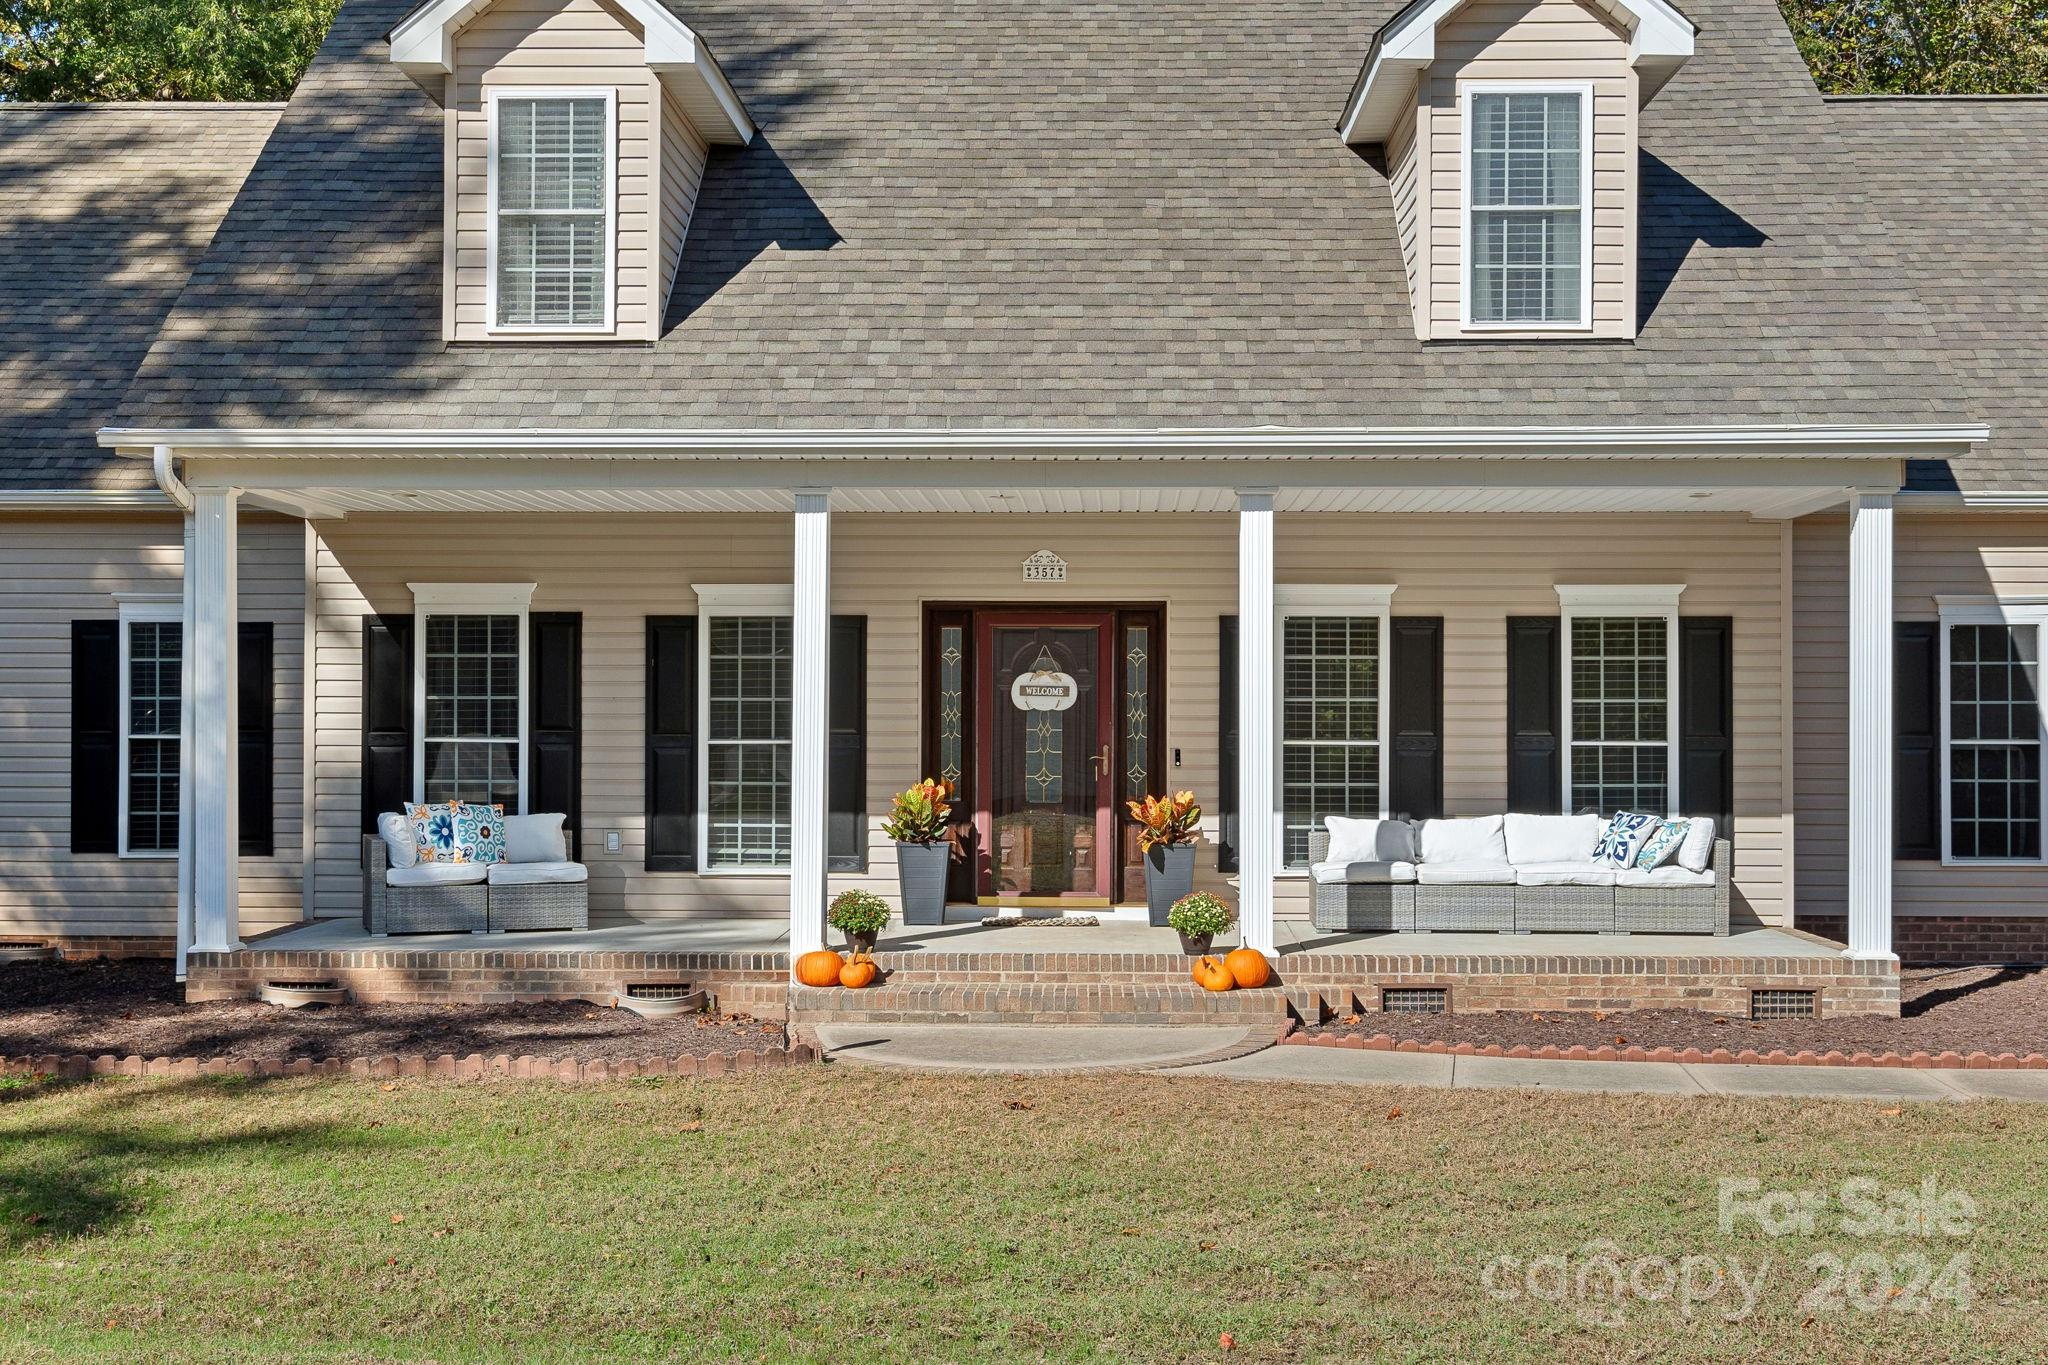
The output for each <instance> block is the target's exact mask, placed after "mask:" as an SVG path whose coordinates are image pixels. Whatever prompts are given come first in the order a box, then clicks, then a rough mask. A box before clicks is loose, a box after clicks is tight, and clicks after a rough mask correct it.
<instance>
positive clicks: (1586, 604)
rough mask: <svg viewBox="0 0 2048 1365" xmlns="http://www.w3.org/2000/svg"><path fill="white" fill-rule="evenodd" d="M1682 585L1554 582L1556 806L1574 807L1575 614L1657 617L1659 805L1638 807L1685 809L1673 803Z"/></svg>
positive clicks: (1667, 812)
mask: <svg viewBox="0 0 2048 1365" xmlns="http://www.w3.org/2000/svg"><path fill="white" fill-rule="evenodd" d="M1684 591H1685V584H1683V583H1662V584H1634V583H1587V584H1568V583H1560V584H1558V585H1557V604H1558V610H1559V615H1560V617H1561V618H1562V623H1563V638H1562V639H1560V640H1559V642H1558V667H1559V670H1560V672H1561V674H1562V677H1561V680H1560V682H1559V684H1558V687H1559V692H1558V695H1559V697H1560V698H1561V702H1560V704H1559V706H1558V712H1559V715H1558V743H1559V749H1560V753H1561V755H1562V759H1563V761H1562V762H1561V763H1559V765H1558V769H1559V772H1558V781H1559V791H1558V808H1559V809H1560V810H1562V811H1563V812H1564V813H1565V814H1566V815H1571V814H1574V813H1575V811H1574V808H1573V806H1572V622H1573V621H1574V620H1575V619H1576V618H1578V617H1581V616H1584V617H1596V618H1597V617H1604V616H1628V617H1644V616H1658V617H1662V618H1663V620H1664V750H1665V759H1664V785H1665V791H1664V805H1665V808H1664V810H1663V811H1662V812H1644V813H1645V814H1664V815H1684V814H1685V813H1686V812H1684V811H1681V810H1680V809H1679V808H1678V599H1679V596H1680V595H1681V594H1682V593H1684ZM1588 742H1589V743H1591V742H1593V741H1588ZM1632 747H1633V742H1632Z"/></svg>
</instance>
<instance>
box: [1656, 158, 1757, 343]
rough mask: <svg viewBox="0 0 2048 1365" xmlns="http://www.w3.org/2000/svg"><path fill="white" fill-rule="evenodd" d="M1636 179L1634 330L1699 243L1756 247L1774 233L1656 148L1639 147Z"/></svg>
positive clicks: (1729, 247) (1661, 299)
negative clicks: (1637, 227)
mask: <svg viewBox="0 0 2048 1365" xmlns="http://www.w3.org/2000/svg"><path fill="white" fill-rule="evenodd" d="M1637 184H1638V196H1639V199H1640V202H1641V204H1642V211H1641V220H1640V221H1641V233H1640V237H1641V240H1640V244H1639V251H1640V255H1639V257H1638V260H1637V266H1636V307H1637V313H1636V330H1637V331H1638V332H1641V331H1642V330H1643V329H1644V328H1646V327H1648V326H1649V324H1650V319H1651V318H1652V317H1653V316H1655V314H1656V312H1657V308H1658V306H1659V305H1660V304H1662V303H1663V302H1664V296H1665V294H1666V293H1668V292H1669V291H1670V289H1671V285H1672V282H1673V281H1674V280H1676V279H1677V278H1678V272H1679V271H1680V270H1681V269H1682V268H1683V267H1684V265H1685V263H1686V261H1687V259H1688V258H1690V257H1691V255H1692V254H1693V249H1694V248H1695V247H1700V246H1704V247H1712V248H1714V249H1716V250H1747V251H1754V250H1757V249H1759V248H1761V247H1763V246H1764V244H1765V243H1767V242H1769V241H1770V240H1771V239H1770V237H1769V235H1768V234H1766V233H1765V232H1764V231H1763V229H1761V228H1759V227H1757V226H1756V225H1755V224H1754V223H1751V222H1750V221H1749V220H1748V219H1747V218H1744V217H1743V216H1742V215H1741V214H1739V213H1737V212H1736V211H1735V210H1734V209H1731V208H1729V207H1728V206H1727V205H1726V204H1724V203H1722V202H1721V201H1720V200H1718V199H1716V198H1715V197H1714V196H1713V195H1711V194H1709V193H1708V192H1707V191H1705V190H1703V189H1701V188H1700V187H1699V186H1698V185H1696V184H1694V183H1693V182H1692V181H1691V180H1689V179H1687V178H1686V177H1685V175H1684V174H1683V173H1681V172H1680V171H1678V170H1676V169H1675V168H1673V167H1672V166H1671V165H1670V164H1668V163H1667V162H1665V161H1664V160H1663V159H1661V158H1660V157H1658V156H1657V155H1656V154H1655V153H1653V152H1649V151H1642V152H1639V153H1638V161H1637Z"/></svg>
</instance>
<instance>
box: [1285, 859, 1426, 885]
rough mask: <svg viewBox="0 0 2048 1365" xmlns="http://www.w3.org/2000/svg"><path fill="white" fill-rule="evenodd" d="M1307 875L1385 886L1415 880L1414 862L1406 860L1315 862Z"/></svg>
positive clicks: (1321, 878)
mask: <svg viewBox="0 0 2048 1365" xmlns="http://www.w3.org/2000/svg"><path fill="white" fill-rule="evenodd" d="M1309 875H1310V876H1312V877H1314V878H1315V879H1316V880H1317V881H1319V882H1349V883H1351V884H1352V885H1354V886H1373V885H1378V886H1385V885H1390V884H1394V883H1406V882H1412V881H1414V880H1415V864H1414V863H1408V862H1391V863H1382V862H1362V863H1317V864H1316V865H1315V866H1314V867H1311V868H1310V869H1309Z"/></svg>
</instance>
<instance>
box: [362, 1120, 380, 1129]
mask: <svg viewBox="0 0 2048 1365" xmlns="http://www.w3.org/2000/svg"><path fill="white" fill-rule="evenodd" d="M363 1126H364V1127H365V1128H382V1127H383V1126H384V1120H382V1119H371V1120H370V1121H369V1122H368V1123H366V1124H364V1125H363Z"/></svg>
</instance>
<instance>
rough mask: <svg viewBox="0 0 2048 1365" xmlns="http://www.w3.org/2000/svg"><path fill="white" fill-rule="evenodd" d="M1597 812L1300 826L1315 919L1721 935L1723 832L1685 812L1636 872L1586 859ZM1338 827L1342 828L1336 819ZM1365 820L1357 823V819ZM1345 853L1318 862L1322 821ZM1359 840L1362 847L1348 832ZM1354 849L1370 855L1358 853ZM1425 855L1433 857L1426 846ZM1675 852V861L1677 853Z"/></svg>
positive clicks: (1325, 853)
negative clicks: (1664, 860) (1672, 841)
mask: <svg viewBox="0 0 2048 1365" xmlns="http://www.w3.org/2000/svg"><path fill="white" fill-rule="evenodd" d="M1600 824H1601V821H1600V818H1599V817H1598V816H1569V815H1508V816H1490V817H1484V818H1482V819H1477V820H1426V821H1422V822H1421V823H1420V824H1419V825H1410V824H1408V823H1407V822H1405V821H1378V822H1371V821H1341V820H1339V818H1338V817H1332V818H1331V827H1330V828H1327V829H1323V830H1318V831H1316V832H1315V833H1314V834H1312V835H1310V836H1309V861H1310V863H1311V865H1312V866H1311V868H1310V877H1311V880H1312V882H1313V885H1314V888H1315V925H1316V928H1318V929H1323V930H1338V931H1346V932H1354V933H1358V932H1376V931H1377V932H1418V933H1429V932H1432V931H1464V932H1493V933H1522V934H1526V933H1545V932H1549V933H1582V934H1583V933H1603V934H1630V933H1634V934H1726V933H1727V932H1728V907H1729V901H1730V887H1729V880H1730V879H1729V869H1730V867H1731V865H1732V859H1731V848H1730V845H1729V842H1728V840H1726V839H1724V838H1718V837H1716V835H1715V830H1714V822H1713V821H1712V820H1695V821H1693V822H1692V823H1691V825H1690V826H1689V828H1688V831H1687V835H1688V837H1687V839H1686V841H1685V842H1684V844H1682V845H1681V848H1680V850H1679V854H1678V857H1677V858H1674V860H1673V861H1672V862H1671V863H1670V864H1668V865H1666V866H1661V867H1658V868H1656V869H1654V870H1652V871H1648V872H1645V871H1643V870H1641V869H1638V868H1628V869H1623V870H1617V869H1613V868H1609V867H1602V866H1599V865H1597V864H1595V863H1593V862H1592V860H1591V857H1590V854H1591V852H1592V849H1593V845H1594V844H1595V843H1596V842H1597V841H1598V838H1599V828H1600ZM1345 825H1349V826H1352V827H1353V828H1351V829H1348V830H1347V829H1345V828H1343V826H1345ZM1372 825H1377V826H1378V828H1373V829H1368V830H1365V831H1364V832H1363V833H1361V828H1360V827H1364V826H1372ZM1332 829H1335V830H1337V831H1338V835H1339V839H1340V842H1342V843H1344V845H1345V847H1343V848H1341V849H1340V853H1347V854H1349V855H1352V856H1351V857H1350V858H1349V859H1348V860H1347V861H1344V862H1332V861H1330V848H1331V838H1332V834H1331V830H1332ZM1360 838H1364V839H1365V840H1366V841H1367V844H1366V846H1365V848H1364V849H1363V850H1361V848H1360V846H1359V842H1358V841H1359V839H1360ZM1361 851H1365V852H1369V853H1371V854H1372V855H1373V856H1371V857H1366V858H1360V857H1357V856H1355V855H1357V854H1358V853H1359V852H1361ZM1432 855H1436V856H1432ZM1681 859H1682V860H1683V861H1680V860H1681Z"/></svg>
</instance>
